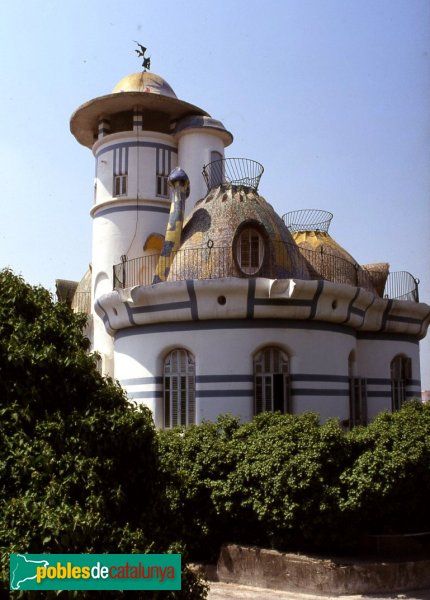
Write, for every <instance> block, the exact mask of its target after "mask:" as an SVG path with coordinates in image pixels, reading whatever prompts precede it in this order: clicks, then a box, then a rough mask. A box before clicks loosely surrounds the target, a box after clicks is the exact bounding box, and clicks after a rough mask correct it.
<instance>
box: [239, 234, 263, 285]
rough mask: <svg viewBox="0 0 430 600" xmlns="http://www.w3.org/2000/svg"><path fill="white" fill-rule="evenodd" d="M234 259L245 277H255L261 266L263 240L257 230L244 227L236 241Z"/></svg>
mask: <svg viewBox="0 0 430 600" xmlns="http://www.w3.org/2000/svg"><path fill="white" fill-rule="evenodd" d="M236 259H237V262H238V265H239V267H240V269H241V270H242V271H243V272H244V273H246V274H247V275H255V273H257V272H258V271H259V270H260V268H261V265H262V264H263V259H264V239H263V236H262V235H261V233H260V232H259V231H258V229H256V228H254V227H246V228H245V229H243V230H242V232H241V233H240V235H239V237H238V238H237V240H236Z"/></svg>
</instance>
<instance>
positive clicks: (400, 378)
mask: <svg viewBox="0 0 430 600" xmlns="http://www.w3.org/2000/svg"><path fill="white" fill-rule="evenodd" d="M390 370H391V409H392V410H393V411H395V410H399V409H400V408H401V407H402V404H403V403H404V402H405V401H406V384H407V380H408V379H410V378H411V376H412V374H411V370H412V364H411V359H410V358H408V357H406V356H401V355H400V354H399V355H397V356H395V357H394V358H393V360H392V361H391V365H390Z"/></svg>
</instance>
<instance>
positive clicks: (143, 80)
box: [112, 71, 177, 98]
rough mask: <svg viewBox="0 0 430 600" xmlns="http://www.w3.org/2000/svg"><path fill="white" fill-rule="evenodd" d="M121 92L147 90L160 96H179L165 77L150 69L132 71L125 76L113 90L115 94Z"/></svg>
mask: <svg viewBox="0 0 430 600" xmlns="http://www.w3.org/2000/svg"><path fill="white" fill-rule="evenodd" d="M121 92H146V93H148V94H159V95H160V96H168V97H169V98H177V96H176V94H175V92H174V91H173V90H172V88H171V87H170V85H169V84H168V83H167V81H166V80H165V79H163V78H162V77H160V76H159V75H156V74H155V73H149V72H148V71H144V72H142V73H131V75H127V76H126V77H123V78H122V79H121V81H119V82H118V83H117V84H116V86H115V87H114V89H113V90H112V93H113V94H117V93H121Z"/></svg>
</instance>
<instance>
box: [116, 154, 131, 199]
mask: <svg viewBox="0 0 430 600" xmlns="http://www.w3.org/2000/svg"><path fill="white" fill-rule="evenodd" d="M127 179H128V147H124V148H123V147H122V146H120V147H118V148H114V151H113V196H127V193H128V191H127V187H128V185H127V184H128V181H127Z"/></svg>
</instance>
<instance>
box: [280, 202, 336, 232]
mask: <svg viewBox="0 0 430 600" xmlns="http://www.w3.org/2000/svg"><path fill="white" fill-rule="evenodd" d="M332 219H333V213H331V212H329V211H328V210H320V209H318V208H304V209H302V210H292V211H290V212H287V213H285V215H282V220H283V221H284V223H285V225H286V226H287V227H288V229H289V230H290V231H291V232H299V231H323V232H327V231H328V230H329V227H330V223H331V220H332Z"/></svg>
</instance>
